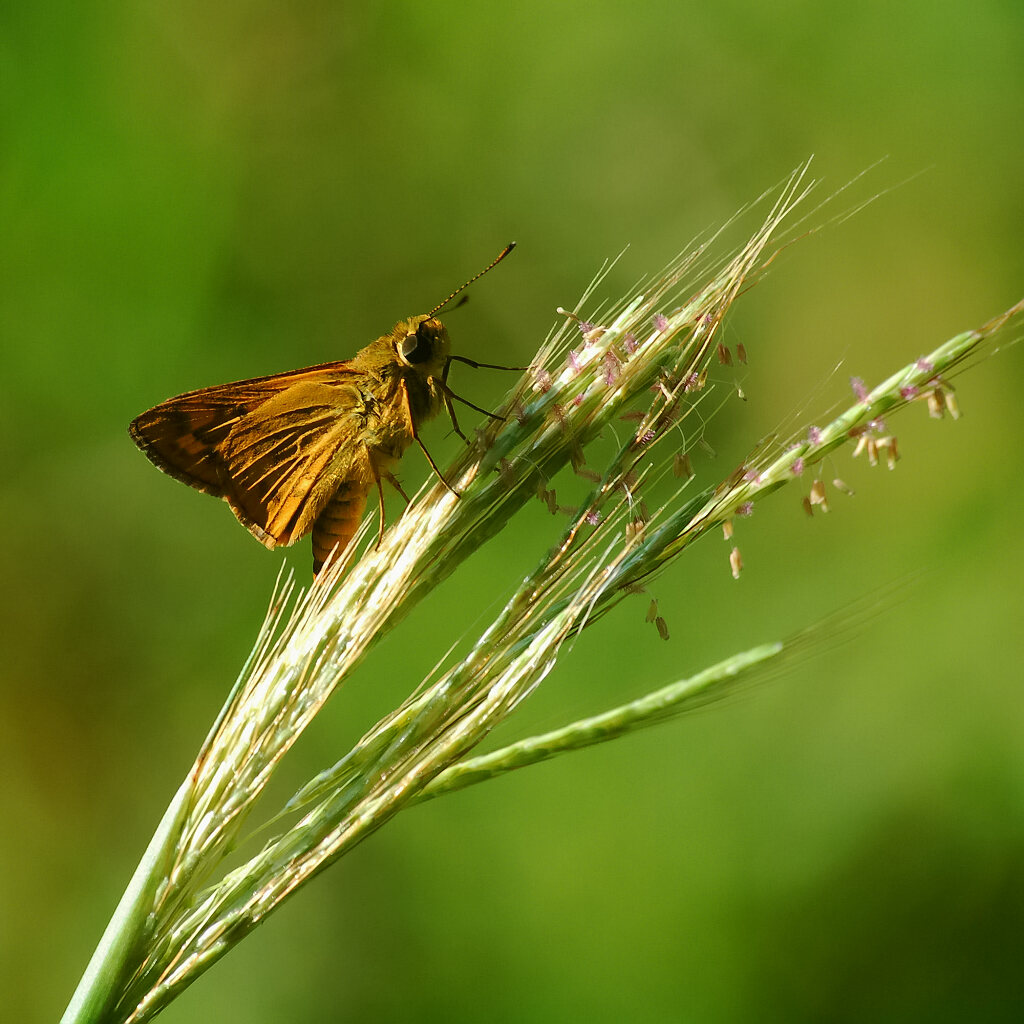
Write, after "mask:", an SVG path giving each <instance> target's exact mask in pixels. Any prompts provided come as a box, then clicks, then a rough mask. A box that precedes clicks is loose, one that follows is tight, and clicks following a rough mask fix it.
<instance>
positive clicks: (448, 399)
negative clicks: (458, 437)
mask: <svg viewBox="0 0 1024 1024" xmlns="http://www.w3.org/2000/svg"><path fill="white" fill-rule="evenodd" d="M441 386H442V388H443V389H444V391H443V392H442V393H443V395H444V402H445V405H446V406H447V407H448V411H449V413H450V414H451V417H452V419H453V420H454V419H455V413H454V412H453V411H452V399H453V398H454V399H455V401H456V402H461V403H462V404H463V405H468V406H469V407H470V409H476V411H477V412H482V413H483V414H484V415H485V416H489V417H490V418H491V419H492V420H497V421H498V422H499V423H504V422H505V417H504V416H499V415H498V414H497V413H496V412H488V411H487V410H486V409H481V408H480V406H479V405H474V404H473V403H472V402H468V401H466V399H465V398H463V397H462V396H461V395H457V394H455V392H454V391H452V389H451V388H450V387H448V385H447V384H442V385H441ZM460 433H461V431H460Z"/></svg>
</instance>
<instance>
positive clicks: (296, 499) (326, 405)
mask: <svg viewBox="0 0 1024 1024" xmlns="http://www.w3.org/2000/svg"><path fill="white" fill-rule="evenodd" d="M364 423H365V410H364V403H363V401H362V394H361V392H360V390H359V388H358V386H357V385H356V384H355V383H354V382H352V383H349V382H346V383H342V384H324V383H316V382H313V381H305V382H303V383H298V384H295V385H293V386H292V387H290V388H288V389H287V390H285V391H282V392H281V393H280V394H278V395H276V396H275V397H274V398H271V399H270V400H269V401H266V402H264V403H263V404H262V405H260V406H259V408H257V409H255V410H254V411H252V412H250V413H248V414H246V415H245V416H242V417H241V418H239V419H238V420H237V421H236V422H235V423H234V424H233V425H232V426H231V428H230V430H229V431H228V434H227V436H226V438H225V439H224V440H223V441H221V442H220V443H219V444H218V446H217V448H216V458H217V460H218V469H219V473H220V479H219V486H220V489H221V493H222V494H223V496H224V498H225V499H226V500H227V501H228V503H229V504H230V505H231V508H232V510H233V511H234V513H235V515H236V516H237V517H238V519H239V521H240V522H241V523H242V524H243V525H244V526H245V527H246V528H247V529H248V530H249V531H250V532H251V533H252V534H253V535H254V536H256V537H257V538H258V539H259V540H261V541H262V542H263V543H264V544H265V545H266V546H267V547H275V546H276V545H278V544H291V543H293V542H294V541H296V540H298V539H299V538H300V537H303V536H305V535H306V534H307V533H308V532H309V531H310V530H311V529H312V527H313V523H314V522H315V521H316V519H317V517H318V516H319V515H320V513H321V512H322V511H323V510H324V509H325V507H326V506H327V504H328V503H329V502H330V500H331V498H332V497H333V496H334V493H335V491H337V490H338V487H339V484H341V482H342V481H351V482H353V483H357V484H364V485H365V481H366V479H367V478H368V476H369V460H368V456H367V452H366V447H365V445H363V444H362V443H360V441H359V438H360V434H361V431H362V428H363V425H364Z"/></svg>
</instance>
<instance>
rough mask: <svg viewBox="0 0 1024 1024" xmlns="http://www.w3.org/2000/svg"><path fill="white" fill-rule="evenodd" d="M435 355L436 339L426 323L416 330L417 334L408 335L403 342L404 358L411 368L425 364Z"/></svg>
mask: <svg viewBox="0 0 1024 1024" xmlns="http://www.w3.org/2000/svg"><path fill="white" fill-rule="evenodd" d="M433 354H434V339H433V337H432V335H431V332H430V330H429V328H428V327H427V324H426V321H424V322H423V323H421V324H420V325H419V327H417V328H416V333H415V334H408V335H406V337H405V340H404V341H403V342H402V358H403V359H404V360H405V361H406V362H407V363H409V364H410V365H411V366H415V365H416V364H417V363H425V362H427V360H428V359H430V357H431V356H432V355H433Z"/></svg>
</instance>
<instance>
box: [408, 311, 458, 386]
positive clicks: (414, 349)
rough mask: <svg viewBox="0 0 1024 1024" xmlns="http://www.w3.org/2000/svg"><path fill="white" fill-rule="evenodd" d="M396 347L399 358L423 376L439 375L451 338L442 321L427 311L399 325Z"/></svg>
mask: <svg viewBox="0 0 1024 1024" xmlns="http://www.w3.org/2000/svg"><path fill="white" fill-rule="evenodd" d="M401 326H402V327H403V328H404V330H401V331H399V332H398V339H397V344H396V346H395V347H396V350H397V353H398V358H399V360H400V361H401V362H402V363H403V364H404V365H405V366H408V367H410V368H411V369H413V370H416V371H417V372H418V373H420V374H422V375H423V376H424V377H426V378H429V377H440V376H441V375H442V373H443V372H444V368H445V366H446V365H447V363H448V357H449V355H450V353H451V342H450V341H449V340H448V331H447V330H446V329H445V326H444V324H442V323H441V321H440V320H438V319H436V318H435V317H433V316H430V315H429V314H428V315H427V316H414V317H413V318H412V319H411V320H407V321H406V322H405V323H404V324H403V325H401Z"/></svg>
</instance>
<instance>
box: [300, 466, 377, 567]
mask: <svg viewBox="0 0 1024 1024" xmlns="http://www.w3.org/2000/svg"><path fill="white" fill-rule="evenodd" d="M366 492H367V485H366V484H365V483H363V482H362V481H361V480H354V479H349V480H344V481H342V483H341V484H340V485H339V487H338V489H337V491H335V492H334V497H333V498H331V500H330V501H329V502H328V503H327V505H326V507H325V508H324V510H323V511H322V512H321V513H320V515H319V516H318V517H317V520H316V522H315V523H314V524H313V575H314V576H315V575H316V574H317V573H318V572H319V571H320V567H321V566H322V565H323V564H324V562H326V561H327V559H328V557H329V556H330V554H331V552H332V551H333V550H334V549H335V547H337V549H338V554H341V552H342V551H344V550H345V548H346V547H348V544H349V541H351V540H352V538H353V537H354V536H355V535H356V531H357V530H358V529H359V524H360V523H361V522H362V519H363V511H364V510H365V508H366Z"/></svg>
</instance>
